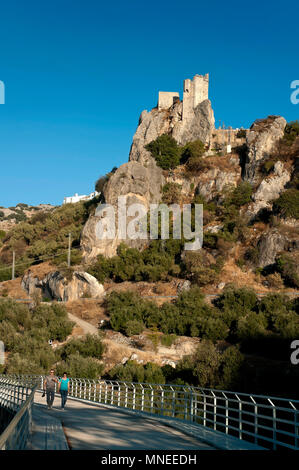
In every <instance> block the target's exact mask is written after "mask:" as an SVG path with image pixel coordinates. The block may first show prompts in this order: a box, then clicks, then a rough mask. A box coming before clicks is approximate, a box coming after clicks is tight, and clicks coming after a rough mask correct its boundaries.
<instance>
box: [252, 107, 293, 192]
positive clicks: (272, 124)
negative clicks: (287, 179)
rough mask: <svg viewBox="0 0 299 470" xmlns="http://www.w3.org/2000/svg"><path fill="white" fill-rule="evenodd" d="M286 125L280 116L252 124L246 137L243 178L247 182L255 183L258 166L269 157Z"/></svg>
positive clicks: (269, 117) (258, 120)
mask: <svg viewBox="0 0 299 470" xmlns="http://www.w3.org/2000/svg"><path fill="white" fill-rule="evenodd" d="M286 124H287V122H286V120H285V119H284V118H283V117H281V116H268V117H267V118H266V119H257V120H256V121H255V122H254V123H253V124H252V126H251V127H250V130H249V132H247V135H246V145H247V159H246V164H245V169H244V178H245V179H246V180H247V181H250V182H251V183H255V182H256V178H257V169H258V167H259V164H260V163H261V161H263V160H265V159H267V158H268V157H269V156H270V155H271V153H272V151H273V149H274V148H275V145H276V144H277V143H278V141H279V140H280V139H281V137H282V136H283V134H284V129H285V126H286Z"/></svg>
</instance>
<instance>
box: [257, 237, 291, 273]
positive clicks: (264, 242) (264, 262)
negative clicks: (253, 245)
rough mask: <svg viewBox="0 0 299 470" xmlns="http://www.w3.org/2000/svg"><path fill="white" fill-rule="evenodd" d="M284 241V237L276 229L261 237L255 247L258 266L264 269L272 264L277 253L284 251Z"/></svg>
mask: <svg viewBox="0 0 299 470" xmlns="http://www.w3.org/2000/svg"><path fill="white" fill-rule="evenodd" d="M286 241H287V240H286V237H285V236H284V235H282V234H281V233H280V232H279V231H278V230H276V229H273V230H271V231H269V232H268V233H266V234H264V235H262V236H261V238H260V240H259V242H258V246H257V248H258V266H259V267H261V268H264V267H265V266H269V265H271V264H274V263H275V257H276V255H277V253H279V252H280V251H283V250H284V248H285V245H286Z"/></svg>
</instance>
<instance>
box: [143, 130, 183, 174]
mask: <svg viewBox="0 0 299 470" xmlns="http://www.w3.org/2000/svg"><path fill="white" fill-rule="evenodd" d="M145 148H146V149H147V150H149V151H150V152H151V154H152V156H153V157H154V158H155V160H156V162H157V165H158V166H160V167H161V168H163V170H169V169H171V168H175V167H176V166H178V165H179V163H180V148H179V146H178V144H177V142H176V140H175V139H174V138H173V137H171V136H170V135H168V134H163V135H161V136H159V137H157V139H156V140H153V141H152V142H150V143H149V144H147V145H146V146H145Z"/></svg>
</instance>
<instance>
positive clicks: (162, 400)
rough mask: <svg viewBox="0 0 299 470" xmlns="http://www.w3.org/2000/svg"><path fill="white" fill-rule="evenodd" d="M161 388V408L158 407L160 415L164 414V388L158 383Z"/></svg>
mask: <svg viewBox="0 0 299 470" xmlns="http://www.w3.org/2000/svg"><path fill="white" fill-rule="evenodd" d="M160 390H161V408H160V415H162V416H163V415H164V388H163V387H162V386H161V385H160Z"/></svg>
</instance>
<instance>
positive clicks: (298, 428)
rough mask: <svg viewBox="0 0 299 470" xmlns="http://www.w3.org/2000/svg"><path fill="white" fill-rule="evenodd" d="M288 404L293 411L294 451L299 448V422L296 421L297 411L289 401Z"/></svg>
mask: <svg viewBox="0 0 299 470" xmlns="http://www.w3.org/2000/svg"><path fill="white" fill-rule="evenodd" d="M289 404H290V405H291V408H292V409H293V410H294V436H295V438H294V441H295V442H294V444H295V447H296V449H298V448H299V420H298V410H297V409H296V407H295V406H294V404H293V403H292V402H291V401H289Z"/></svg>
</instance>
